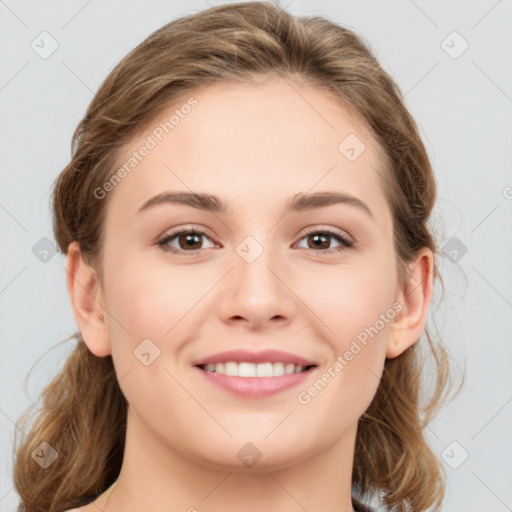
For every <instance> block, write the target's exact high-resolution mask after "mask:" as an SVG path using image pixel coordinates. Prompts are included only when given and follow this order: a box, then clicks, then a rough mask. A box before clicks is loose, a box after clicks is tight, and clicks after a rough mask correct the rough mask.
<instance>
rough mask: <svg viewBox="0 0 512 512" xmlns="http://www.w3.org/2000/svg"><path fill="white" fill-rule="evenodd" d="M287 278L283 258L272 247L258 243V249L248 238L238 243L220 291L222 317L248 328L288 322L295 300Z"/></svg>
mask: <svg viewBox="0 0 512 512" xmlns="http://www.w3.org/2000/svg"><path fill="white" fill-rule="evenodd" d="M258 253H259V255H257V254H258ZM255 256H257V257H256V258H255V259H254V257H255ZM287 281H288V282H287ZM290 281H291V278H290V277H289V273H287V272H286V265H285V264H284V258H279V256H278V255H277V254H276V251H275V250H272V249H271V248H268V247H266V248H263V246H261V245H260V248H259V249H258V246H257V245H256V244H255V243H254V241H252V242H251V241H250V240H249V241H248V242H247V244H246V245H244V244H243V243H242V244H241V246H239V247H237V250H236V251H235V252H234V254H233V268H232V270H231V272H229V274H228V275H227V276H226V279H225V280H224V286H223V288H222V290H221V297H220V301H221V303H220V315H221V317H222V320H223V321H224V322H227V323H232V324H233V323H239V324H241V325H245V326H246V327H248V328H250V329H252V330H258V329H264V328H269V327H273V326H276V327H277V326H280V327H282V326H283V325H285V324H287V323H289V322H290V321H292V319H293V316H294V315H295V311H296V302H295V301H296V300H297V299H296V296H295V295H294V293H293V283H290Z"/></svg>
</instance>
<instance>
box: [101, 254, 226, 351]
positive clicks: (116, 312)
mask: <svg viewBox="0 0 512 512" xmlns="http://www.w3.org/2000/svg"><path fill="white" fill-rule="evenodd" d="M118 261H119V262H118V263H117V262H116V264H115V265H108V262H107V260H106V262H105V270H106V272H105V275H106V279H105V289H106V290H108V295H106V297H105V300H106V307H107V309H108V311H109V314H110V315H111V316H112V321H111V322H109V332H110V336H111V340H112V344H113V350H115V348H116V347H115V346H116V345H119V346H120V347H119V348H121V347H122V348H124V349H126V345H127V344H129V345H130V346H131V347H132V350H133V349H134V348H135V347H136V346H137V345H138V344H139V343H141V342H142V340H144V339H146V338H149V339H151V340H152V341H153V342H154V343H155V344H156V345H157V346H158V347H160V349H161V350H164V349H165V348H166V346H167V345H168V343H169V340H170V339H171V338H172V339H182V337H186V336H187V335H188V336H190V334H193V333H190V328H191V326H193V325H200V323H196V322H195V319H196V316H197V315H198V314H199V311H200V310H201V307H202V308H204V304H205V303H207V300H208V296H207V292H208V290H210V288H212V286H213V285H214V284H215V283H216V281H218V276H217V277H216V276H215V275H212V271H211V269H210V270H209V271H208V270H207V269H206V267H204V268H200V266H194V265H175V266H174V267H172V266H171V265H166V264H165V263H162V262H160V263H159V264H154V263H153V264H149V259H148V258H147V257H144V255H143V254H142V253H141V254H140V255H139V256H137V255H133V256H128V255H125V256H124V257H123V258H122V259H121V258H119V260H118ZM197 322H199V319H197Z"/></svg>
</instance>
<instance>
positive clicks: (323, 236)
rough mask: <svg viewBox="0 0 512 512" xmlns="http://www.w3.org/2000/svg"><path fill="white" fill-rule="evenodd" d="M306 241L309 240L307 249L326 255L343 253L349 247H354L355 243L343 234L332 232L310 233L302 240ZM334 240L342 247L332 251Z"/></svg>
mask: <svg viewBox="0 0 512 512" xmlns="http://www.w3.org/2000/svg"><path fill="white" fill-rule="evenodd" d="M304 239H306V240H307V242H306V244H307V247H306V249H312V250H315V251H320V252H325V253H333V252H341V251H344V250H346V249H347V248H349V247H352V245H353V243H352V242H351V241H350V240H348V238H346V237H345V236H344V235H343V234H341V233H338V232H336V231H331V230H322V231H312V232H311V233H308V234H307V235H305V236H304V237H302V238H301V240H304ZM332 239H334V240H335V241H336V242H338V243H339V244H340V245H339V246H338V247H335V248H332V249H331V248H329V246H330V245H331V240H332Z"/></svg>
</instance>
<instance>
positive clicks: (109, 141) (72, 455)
mask: <svg viewBox="0 0 512 512" xmlns="http://www.w3.org/2000/svg"><path fill="white" fill-rule="evenodd" d="M272 74H277V75H280V76H281V77H283V78H284V77H286V78H290V79H294V80H298V81H303V82H305V83H307V84H311V85H313V86H315V87H319V88H322V89H324V90H325V91H326V93H329V94H331V95H332V97H334V98H336V99H337V100H338V101H339V102H340V104H342V105H343V106H344V107H345V108H347V109H348V110H349V111H350V112H351V113H354V114H356V115H357V116H358V118H359V119H360V120H362V121H363V122H364V123H365V125H366V126H367V127H369V128H370V130H371V133H372V135H373V136H374V138H375V140H376V141H377V142H378V145H379V147H380V148H382V168H381V169H380V170H379V175H380V178H381V180H382V186H383V189H384V192H385V195H386V199H387V201H388V203H389V205H390V209H391V212H392V216H393V236H394V246H395V252H396V257H397V269H398V278H399V280H400V282H401V283H404V282H405V280H406V279H407V268H408V264H410V263H411V262H412V261H413V260H414V258H415V255H417V253H418V251H419V250H420V249H422V248H424V247H428V248H429V249H431V250H432V251H433V253H434V269H433V272H434V280H435V279H438V280H439V281H440V282H441V284H443V282H442V278H441V275H440V274H439V271H438V263H437V258H438V256H439V252H438V248H437V245H436V242H435V240H434V238H433V236H432V235H431V233H430V230H429V226H428V220H429V216H430V214H431V211H432V208H433V206H434V204H435V200H436V182H435V177H434V174H433V171H432V167H431V164H430V161H429V158H428V155H427V151H426V149H425V147H424V145H423V142H422V140H421V137H420V135H419V132H418V128H417V125H416V123H415V121H414V119H413V118H412V116H411V115H410V113H409V112H408V110H407V108H406V106H405V104H404V102H403V97H402V94H401V92H400V89H399V87H398V86H397V84H396V83H395V82H394V81H393V79H392V78H391V77H390V76H389V75H388V73H386V72H385V71H384V70H383V69H382V68H381V66H380V65H379V63H378V62H377V60H376V58H375V57H374V55H373V53H372V51H371V49H370V48H369V46H367V44H366V43H365V42H363V41H362V39H361V38H360V37H359V36H357V35H356V34H355V33H354V32H353V31H351V30H349V29H347V28H344V27H342V26H340V25H337V24H335V23H333V22H331V21H328V20H327V19H325V18H323V17H320V16H309V17H295V16H292V15H291V14H290V13H288V12H287V11H286V10H282V9H281V8H280V7H279V6H278V5H275V4H273V3H269V2H248V3H238V4H227V5H221V6H218V7H213V8H210V9H207V10H204V11H201V12H198V13H196V14H193V15H190V16H186V17H182V18H179V19H176V20H174V21H172V22H170V23H168V24H166V25H165V26H163V27H161V28H160V29H158V30H156V31H155V32H153V33H152V34H151V35H150V36H149V37H148V38H147V39H145V40H144V41H143V42H142V43H141V44H139V45H138V46H137V47H135V48H134V49H133V50H132V51H131V52H130V53H129V54H128V55H127V56H125V57H124V58H123V59H122V60H121V62H120V63H119V64H117V66H115V67H114V69H113V70H112V71H111V72H110V74H109V75H108V76H107V78H106V79H105V81H104V82H103V84H102V85H101V87H100V88H99V90H98V92H97V93H96V95H95V97H94V98H93V100H92V102H91V103H90V105H89V107H88V109H87V112H86V114H85V116H84V117H83V119H82V120H81V121H80V123H79V124H78V126H77V128H76V130H75V132H74V134H73V138H72V145H71V148H72V158H71V161H70V162H69V164H68V165H67V166H66V167H65V168H64V169H63V170H62V172H61V173H60V174H59V176H58V177H57V179H56V180H55V183H54V188H53V194H52V206H53V229H54V235H55V239H56V241H57V243H58V246H59V249H60V250H61V252H62V253H63V254H67V250H68V246H69V244H70V243H71V242H72V241H75V240H76V241H78V242H79V244H80V247H81V250H82V253H83V255H84V258H85V259H86V261H87V262H88V263H89V264H90V265H91V268H93V269H94V270H95V271H97V272H98V275H99V277H100V280H101V277H102V272H101V257H102V247H103V242H104V219H105V213H106V208H107V205H108V198H105V199H100V198H98V197H96V195H95V194H94V190H95V189H97V187H101V186H102V185H103V184H105V183H106V182H107V180H109V179H110V178H111V177H112V175H113V174H114V169H115V168H116V165H117V159H118V157H119V154H120V151H121V150H122V149H123V148H124V147H125V146H126V144H127V143H129V142H130V141H131V140H133V138H134V137H135V136H137V135H138V134H140V133H142V132H143V130H144V129H145V128H146V127H147V126H148V125H149V124H150V123H151V122H153V121H154V119H155V118H156V117H157V116H158V115H159V114H160V113H161V112H162V111H163V109H164V108H166V107H167V106H170V105H172V104H176V103H177V102H178V100H179V99H181V98H183V97H186V95H187V94H188V95H190V94H191V93H192V92H193V91H195V90H196V91H197V90H200V89H204V87H206V86H208V85H209V84H211V83H224V84H228V83H233V82H236V81H245V82H249V83H251V81H252V80H253V79H254V78H255V77H258V76H264V75H272ZM435 282H436V281H435ZM443 290H444V284H443ZM429 328H430V327H429V326H427V328H426V329H425V333H424V334H425V337H424V338H423V337H422V338H420V340H419V342H418V343H415V344H414V345H413V346H411V347H409V348H408V349H407V350H405V351H404V352H403V353H402V354H401V355H400V356H398V357H396V358H394V359H387V360H386V361H385V365H384V372H383V375H382V378H381V381H380V384H379V386H378V389H377V391H376V394H375V397H374V399H373V400H372V402H371V404H370V406H369V407H368V409H367V410H366V412H365V413H364V414H363V415H362V416H361V418H360V419H359V424H358V432H357V437H356V447H355V455H354V463H353V475H352V476H353V479H352V482H353V490H354V491H355V492H357V493H359V494H360V496H362V497H372V496H373V495H374V494H375V493H377V494H379V495H380V499H381V500H382V501H383V502H384V504H385V506H386V507H387V508H388V509H390V510H394V511H397V512H404V511H406V510H410V511H411V512H420V511H424V510H428V509H430V508H431V507H433V506H435V507H436V508H438V507H440V506H441V504H442V502H443V499H444V496H445V485H446V483H445V479H446V474H445V470H444V467H443V465H442V463H441V462H440V460H439V459H438V458H437V456H436V454H435V453H434V452H433V451H432V449H431V448H430V447H429V445H428V442H427V439H426V436H425V429H426V426H427V424H428V423H429V422H430V421H431V419H432V417H433V416H434V415H435V414H436V413H437V412H438V410H439V409H440V408H441V407H442V406H443V405H444V404H445V400H447V392H448V390H449V388H450V387H451V386H449V384H450V383H451V374H450V367H451V362H450V355H449V352H448V350H447V348H446V347H445V345H444V344H443V341H442V339H440V337H437V338H436V339H435V340H434V338H433V336H432V335H431V334H430V333H429ZM70 338H76V340H77V343H76V346H75V347H74V349H73V351H72V353H71V355H70V356H69V357H68V358H67V360H66V362H65V364H64V366H63V368H62V370H61V371H60V373H59V374H58V375H57V376H56V377H55V378H54V379H53V380H52V381H51V382H50V383H49V385H47V386H46V387H45V388H44V390H43V391H42V394H41V398H42V406H41V407H39V408H38V409H37V410H36V411H33V410H32V407H30V408H29V409H27V411H25V413H24V415H23V416H22V418H21V420H20V423H21V424H23V425H28V421H29V418H31V417H32V415H33V416H34V417H35V419H34V421H33V424H32V425H31V427H30V431H28V433H27V434H26V436H25V439H24V440H23V442H22V443H21V444H20V445H19V447H18V446H16V448H15V460H14V483H15V486H16V490H17V492H18V494H19V495H20V498H21V502H20V505H19V509H18V511H19V512H35V511H43V510H44V511H45V512H60V511H62V510H65V509H68V508H73V507H75V506H78V505H79V504H83V503H84V500H88V501H92V500H93V499H94V498H96V497H97V496H98V495H99V494H101V493H102V492H103V491H105V490H106V489H107V488H108V487H110V485H111V484H112V483H113V482H114V481H115V480H116V478H117V477H118V475H119V472H120V469H121V464H122V459H123V453H124V440H125V433H126V412H127V402H126V399H125V397H124V396H123V394H122V392H121V389H120V387H119V384H118V381H117V379H116V373H115V370H114V366H113V361H112V357H111V356H110V355H109V356H105V357H97V356H95V355H93V354H92V353H91V352H90V351H89V350H88V348H87V346H86V345H85V343H84V341H83V339H82V337H81V334H80V332H76V333H75V334H73V335H72V336H70ZM70 338H68V339H70ZM424 349H427V352H428V353H429V354H430V355H431V356H432V358H431V360H432V361H433V363H434V365H433V369H432V370H429V373H428V377H431V376H432V375H433V379H430V380H431V382H433V385H432V386H430V387H431V389H430V392H429V393H428V394H427V393H426V390H427V387H428V386H426V385H425V384H424V382H423V380H424V378H425V376H426V375H425V369H426V366H425V357H424V355H425V353H426V352H425V351H424ZM424 352H425V353H424ZM461 385H462V384H461ZM459 390H460V388H459ZM459 390H457V392H458V391H459ZM455 394H456V393H455ZM455 394H454V395H455ZM33 407H34V406H33ZM33 413H34V414H33ZM16 437H17V435H16V431H15V439H16ZM42 442H47V443H49V444H50V445H51V446H52V447H53V448H54V449H55V450H56V451H57V453H58V463H55V464H53V465H52V466H51V468H50V469H43V468H42V467H40V466H39V464H36V463H35V462H34V459H33V458H32V456H31V454H32V453H33V451H34V450H35V449H36V448H37V447H38V446H39V445H40V444H41V443H42ZM91 457H92V458H94V462H93V463H91Z"/></svg>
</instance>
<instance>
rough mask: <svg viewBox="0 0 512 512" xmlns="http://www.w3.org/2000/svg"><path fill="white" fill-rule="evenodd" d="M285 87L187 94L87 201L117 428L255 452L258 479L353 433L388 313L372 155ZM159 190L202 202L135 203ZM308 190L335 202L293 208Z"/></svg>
mask: <svg viewBox="0 0 512 512" xmlns="http://www.w3.org/2000/svg"><path fill="white" fill-rule="evenodd" d="M291 83H292V82H291V81H290V82H289V83H288V82H286V81H284V80H282V79H279V78H267V79H261V81H259V82H257V83H254V84H251V85H238V84H237V85H232V84H229V85H227V84H222V85H210V86H209V87H208V88H207V89H206V90H204V91H198V92H195V93H193V94H192V93H191V94H190V96H188V97H187V98H186V99H185V100H184V101H183V102H182V103H180V104H178V105H175V106H173V107H172V108H170V109H168V110H166V111H165V112H162V113H161V116H159V117H158V119H156V120H155V122H154V123H153V124H152V125H150V126H149V128H148V129H147V130H146V131H145V132H144V133H143V134H141V135H140V136H139V137H137V138H136V139H135V140H133V141H132V143H131V144H130V145H129V146H127V147H126V148H125V151H124V152H123V154H122V155H120V158H119V167H121V166H122V165H123V164H124V163H126V162H128V161H129V159H130V158H131V157H134V153H133V152H134V151H136V152H138V156H135V157H134V158H136V159H137V163H136V165H135V166H134V167H133V169H131V170H130V172H129V173H127V174H126V176H124V177H123V179H122V180H121V181H120V183H118V184H117V185H115V187H113V190H110V191H109V192H108V197H107V198H106V199H105V200H108V201H109V203H108V210H107V212H108V213H107V217H106V224H105V229H106V238H105V240H106V242H105V246H104V260H103V271H104V281H103V296H104V303H105V308H106V310H107V312H108V340H109V346H110V350H111V353H112V357H113V360H114V364H115V367H116V372H117V376H118V379H119V381H120V386H121V388H122V391H123V393H124V395H125V396H126V398H127V400H128V403H129V424H130V425H131V428H132V429H133V431H136V432H137V435H138V436H139V437H140V438H142V439H146V440H148V443H151V442H155V441H156V442H157V443H158V444H159V445H160V446H164V447H165V449H166V450H169V451H170V452H173V453H176V454H179V455H180V456H182V457H186V458H187V459H189V460H192V461H195V462H198V463H201V464H203V465H206V466H209V467H218V468H226V467H228V466H229V467H232V466H233V465H237V466H240V468H241V470H244V464H246V463H245V462H244V461H246V460H247V459H244V456H245V455H247V454H248V455H252V456H255V457H259V455H258V453H259V454H261V456H262V457H261V459H260V461H259V462H258V464H257V466H256V468H259V470H266V469H269V468H274V469H276V468H280V467H282V468H284V467H288V466H290V465H292V464H294V463H296V462H298V461H301V460H304V459H306V458H309V457H311V456H313V455H315V454H317V453H320V452H321V451H323V450H324V449H325V448H327V447H331V446H333V445H336V444H338V445H339V444H343V443H348V440H349V439H352V440H353V439H354V437H353V436H354V435H355V430H356V426H357V422H358V419H359V417H360V416H361V414H362V413H363V412H364V411H365V410H366V408H367V407H368V405H369V404H370V402H371V400H372V398H373V396H374V394H375V392H376V389H377V386H378V383H379V377H380V375H381V373H382V368H383V365H384V361H385V357H386V345H387V343H388V340H389V336H390V329H391V328H392V327H391V326H392V323H393V322H392V319H393V316H394V314H396V312H397V311H396V307H395V308H394V307H393V304H394V302H395V299H396V297H397V274H396V264H395V261H396V259H395V258H396V255H395V252H394V248H393V232H392V216H391V212H390V209H389V206H388V204H387V202H386V199H385V196H384V192H383V189H382V187H381V184H380V181H379V173H381V172H382V165H383V162H382V161H381V159H380V158H379V156H378V154H377V152H376V147H377V144H376V142H375V140H374V139H373V138H372V136H371V134H370V132H369V131H368V130H367V128H366V127H365V126H364V125H363V124H361V123H360V122H358V121H357V120H356V119H354V118H352V117H351V116H350V115H349V113H348V112H347V110H345V109H344V108H343V107H342V106H341V105H340V104H339V103H338V102H336V101H335V100H334V98H332V97H331V96H329V95H328V94H327V93H326V92H325V91H322V90H321V89H318V88H314V87H312V86H305V85H299V84H298V83H296V82H293V87H292V86H291V85H290V84H291ZM191 97H193V98H195V101H194V100H191V102H190V103H188V104H189V105H191V106H190V108H186V107H183V105H185V104H186V102H187V99H188V98H191ZM176 109H178V111H179V114H177V115H176V116H175V119H174V120H173V121H172V122H173V123H174V124H173V127H172V129H169V125H167V131H168V133H166V131H165V130H164V129H163V128H162V125H161V124H160V123H162V122H165V121H168V120H169V118H170V117H171V116H172V115H173V113H174V112H175V110H176ZM176 119H178V121H177V122H176ZM159 127H160V129H158V128H159ZM148 136H149V137H150V138H151V140H152V141H153V142H149V139H148ZM347 137H348V139H346V138H347ZM362 144H364V146H362ZM144 145H145V146H146V147H150V146H151V147H150V149H149V150H148V151H145V150H141V151H140V148H141V147H142V146H144ZM351 148H352V149H351ZM142 153H145V156H142ZM132 163H133V161H132ZM127 168H128V167H127ZM171 192H172V193H178V194H179V193H187V194H207V195H208V197H209V198H210V199H211V196H215V197H216V198H217V202H216V201H215V200H213V201H207V200H203V201H197V200H196V202H195V204H196V206H198V205H199V206H200V205H203V206H205V205H207V204H208V205H209V208H198V207H194V206H193V205H191V204H184V203H183V202H170V201H163V202H158V201H155V200H154V201H150V202H149V204H147V203H148V201H149V200H151V199H152V198H155V197H157V196H159V195H161V194H167V193H169V194H170V193H171ZM321 192H322V193H328V194H331V193H333V194H340V197H341V195H343V196H344V197H345V200H341V201H336V202H332V201H331V202H325V201H323V200H322V197H324V199H325V197H326V196H325V195H324V196H322V197H320V199H318V198H317V200H316V202H315V201H314V200H312V201H309V202H308V201H304V198H305V195H306V194H309V195H311V194H318V193H321ZM176 197H177V196H175V198H176ZM347 197H350V198H355V199H346V198H347ZM294 199H295V200H296V201H297V200H298V199H300V200H301V201H302V202H299V204H298V205H297V207H296V208H291V203H290V202H291V201H292V200H294ZM215 204H217V206H218V205H219V204H220V205H222V206H223V208H217V209H214V208H213V206H212V205H215ZM143 205H146V207H143ZM301 205H302V207H301ZM395 306H396V304H395ZM227 352H229V353H227ZM226 353H227V354H226ZM236 363H241V364H236ZM206 364H209V365H210V366H205V365H206ZM212 370H217V371H215V372H212ZM236 372H238V373H239V374H241V376H240V375H238V376H236V375H233V374H234V373H236ZM290 372H293V373H290ZM283 373H284V375H283ZM226 374H230V375H226ZM257 375H259V377H258V376H257ZM130 422H131V423H130ZM249 442H250V443H252V445H247V444H246V443H249ZM241 449H242V452H239V451H240V450H241ZM244 450H245V451H244ZM237 453H238V455H237Z"/></svg>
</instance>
